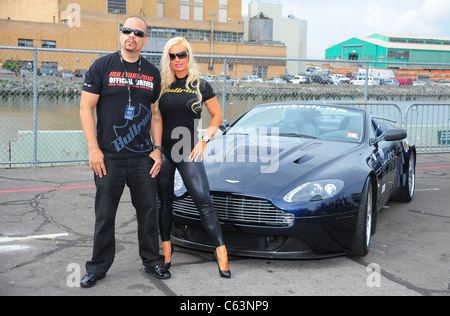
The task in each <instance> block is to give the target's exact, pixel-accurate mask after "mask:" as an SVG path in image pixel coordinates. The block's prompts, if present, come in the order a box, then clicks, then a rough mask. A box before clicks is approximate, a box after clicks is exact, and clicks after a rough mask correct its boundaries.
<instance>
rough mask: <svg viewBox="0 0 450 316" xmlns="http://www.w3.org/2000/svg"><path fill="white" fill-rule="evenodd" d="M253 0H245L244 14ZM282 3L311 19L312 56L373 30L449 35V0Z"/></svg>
mask: <svg viewBox="0 0 450 316" xmlns="http://www.w3.org/2000/svg"><path fill="white" fill-rule="evenodd" d="M251 1H252V0H242V14H243V15H245V16H246V15H247V14H248V4H249V2H251ZM272 2H273V1H272ZM280 3H281V4H282V5H283V15H284V16H288V15H289V14H294V15H295V17H297V18H300V19H304V20H306V21H308V57H310V58H324V57H325V49H327V48H328V47H329V46H330V45H334V44H339V43H340V42H343V41H345V40H347V39H350V38H352V37H366V36H369V35H372V34H374V33H383V34H391V35H404V36H430V37H445V38H450V0H376V1H375V0H316V1H307V0H280ZM265 13H266V14H268V15H269V16H270V14H269V13H268V12H265Z"/></svg>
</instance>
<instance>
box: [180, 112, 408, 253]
mask: <svg viewBox="0 0 450 316" xmlns="http://www.w3.org/2000/svg"><path fill="white" fill-rule="evenodd" d="M415 161H416V149H415V146H414V145H413V144H412V142H411V141H410V140H409V139H408V138H407V136H406V131H405V130H403V129H399V128H394V127H392V126H390V125H388V124H387V123H385V120H382V119H378V118H374V117H372V116H371V114H370V113H369V112H368V111H367V110H363V109H358V108H352V107H345V106H338V105H332V104H304V103H276V104H265V105H260V106H256V107H255V108H253V109H251V110H249V111H248V112H247V113H245V114H244V115H242V116H241V117H240V118H239V119H238V120H236V121H235V122H234V123H233V124H232V125H231V126H229V127H228V128H227V129H226V130H225V132H224V135H223V138H220V139H216V140H214V141H212V142H211V143H210V144H209V145H208V148H207V151H206V153H205V158H204V162H205V167H206V170H207V173H208V177H209V181H210V186H211V195H212V199H213V204H214V207H215V209H216V212H217V214H218V216H219V218H220V221H221V223H222V228H223V232H224V238H225V242H226V245H227V249H228V252H229V253H230V254H235V255H244V256H252V257H265V258H323V257H330V256H337V255H344V254H350V255H354V256H365V255H366V254H367V253H368V251H369V245H370V239H371V236H372V235H373V234H374V233H375V229H376V221H377V213H378V212H379V211H380V210H381V209H382V208H383V206H384V205H385V204H386V203H387V202H388V201H389V200H390V199H394V198H395V199H398V200H401V201H405V202H409V201H411V199H412V198H413V196H414V186H415ZM175 195H176V196H177V200H176V202H175V203H174V227H173V230H172V236H173V239H172V240H173V242H174V243H175V244H177V245H180V246H185V247H190V248H194V249H199V250H207V251H212V250H214V246H213V245H212V243H211V240H210V238H209V237H208V235H207V234H206V233H205V231H204V230H203V228H202V225H201V221H200V216H199V213H198V211H197V209H196V208H195V206H194V203H193V201H192V199H191V198H190V196H189V195H188V194H187V192H186V189H185V188H184V185H183V183H182V180H181V178H180V177H179V176H178V177H177V179H176V189H175Z"/></svg>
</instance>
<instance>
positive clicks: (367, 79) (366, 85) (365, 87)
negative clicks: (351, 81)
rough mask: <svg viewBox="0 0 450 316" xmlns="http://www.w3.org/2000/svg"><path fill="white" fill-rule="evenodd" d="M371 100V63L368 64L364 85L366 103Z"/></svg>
mask: <svg viewBox="0 0 450 316" xmlns="http://www.w3.org/2000/svg"><path fill="white" fill-rule="evenodd" d="M368 100H369V63H367V64H366V82H365V83H364V102H365V103H367V101H368Z"/></svg>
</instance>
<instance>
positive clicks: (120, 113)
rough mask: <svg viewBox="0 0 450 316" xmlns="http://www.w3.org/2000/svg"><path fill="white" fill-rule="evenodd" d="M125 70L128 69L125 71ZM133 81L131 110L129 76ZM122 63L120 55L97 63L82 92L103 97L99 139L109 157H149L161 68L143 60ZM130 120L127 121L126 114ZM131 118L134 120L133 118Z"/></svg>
mask: <svg viewBox="0 0 450 316" xmlns="http://www.w3.org/2000/svg"><path fill="white" fill-rule="evenodd" d="M124 67H125V68H124ZM125 69H126V71H127V73H128V78H130V88H131V105H132V107H134V109H133V108H131V109H130V108H128V97H129V93H128V88H127V85H126V82H127V76H126V75H125ZM138 75H139V61H137V62H136V63H128V62H126V61H125V60H124V61H123V63H122V62H121V60H120V56H119V52H116V53H113V54H110V55H107V56H105V57H102V58H99V59H98V60H96V61H95V62H94V63H93V64H92V66H91V68H90V69H89V71H88V72H87V74H86V78H85V81H84V84H83V90H84V91H87V92H90V93H94V94H98V95H100V98H99V101H98V104H97V120H98V121H97V139H98V142H99V146H100V149H101V150H102V151H103V153H104V155H105V157H106V158H132V157H136V156H148V155H149V153H150V152H151V150H152V147H153V144H152V141H151V135H150V125H151V118H152V112H151V104H152V103H155V102H156V101H157V99H158V97H159V93H160V91H161V90H160V89H161V76H160V73H159V71H158V69H157V68H156V67H155V66H153V65H152V64H151V63H150V62H149V61H148V60H146V59H145V58H143V57H141V72H140V77H139V78H138ZM127 108H128V110H131V112H130V111H129V112H128V113H127V115H128V119H127V118H126V113H125V112H126V111H127ZM131 117H132V119H131Z"/></svg>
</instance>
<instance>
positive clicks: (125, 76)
mask: <svg viewBox="0 0 450 316" xmlns="http://www.w3.org/2000/svg"><path fill="white" fill-rule="evenodd" d="M147 31H148V26H147V24H146V23H145V21H144V20H143V19H142V18H140V17H138V16H131V17H129V18H128V19H127V20H126V21H125V22H124V24H123V27H122V30H121V31H120V44H121V49H120V50H119V51H118V52H116V53H113V54H110V55H108V56H105V57H102V58H100V59H98V60H96V61H95V62H94V63H93V65H92V66H91V68H90V69H89V72H88V73H87V74H86V79H85V82H84V85H83V89H82V90H83V91H82V94H81V102H80V118H81V123H82V126H83V130H84V134H85V136H86V140H87V143H88V148H89V164H90V167H91V169H92V170H93V171H94V173H95V175H94V177H95V184H96V187H97V193H96V197H95V217H96V219H95V231H94V247H93V248H94V249H93V256H92V259H91V261H88V262H87V263H86V275H85V276H84V278H83V279H82V280H81V287H84V288H88V287H92V286H94V285H95V284H96V283H97V281H98V280H100V279H103V278H104V277H105V276H106V272H107V271H108V270H109V268H110V267H111V265H112V263H113V261H114V254H115V233H114V231H115V230H114V228H115V217H116V212H117V208H118V206H119V202H120V198H121V196H122V193H123V190H124V188H125V185H127V186H128V187H129V189H130V193H131V199H132V204H133V206H134V207H135V209H136V215H137V222H138V241H139V255H140V256H141V258H142V261H143V264H144V266H145V271H146V272H148V273H151V274H153V275H155V276H156V277H157V278H160V279H167V278H169V277H170V273H169V272H168V271H166V270H165V269H164V266H163V263H164V257H163V256H162V255H161V254H160V253H159V240H158V226H157V220H156V209H157V207H156V176H157V175H158V173H159V170H160V167H161V138H162V120H161V117H160V115H159V113H158V115H155V114H156V111H157V109H156V106H155V104H154V103H155V102H156V101H157V99H158V97H159V93H160V83H161V77H160V74H159V71H158V69H157V68H156V67H155V66H153V65H152V64H151V63H150V62H149V61H147V60H146V59H145V58H143V57H141V55H140V52H141V49H142V48H143V47H144V46H145V45H146V44H147V42H148V37H147ZM95 109H96V110H97V128H96V126H95V118H94V110H95ZM150 134H151V138H150ZM152 140H153V142H152Z"/></svg>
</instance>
